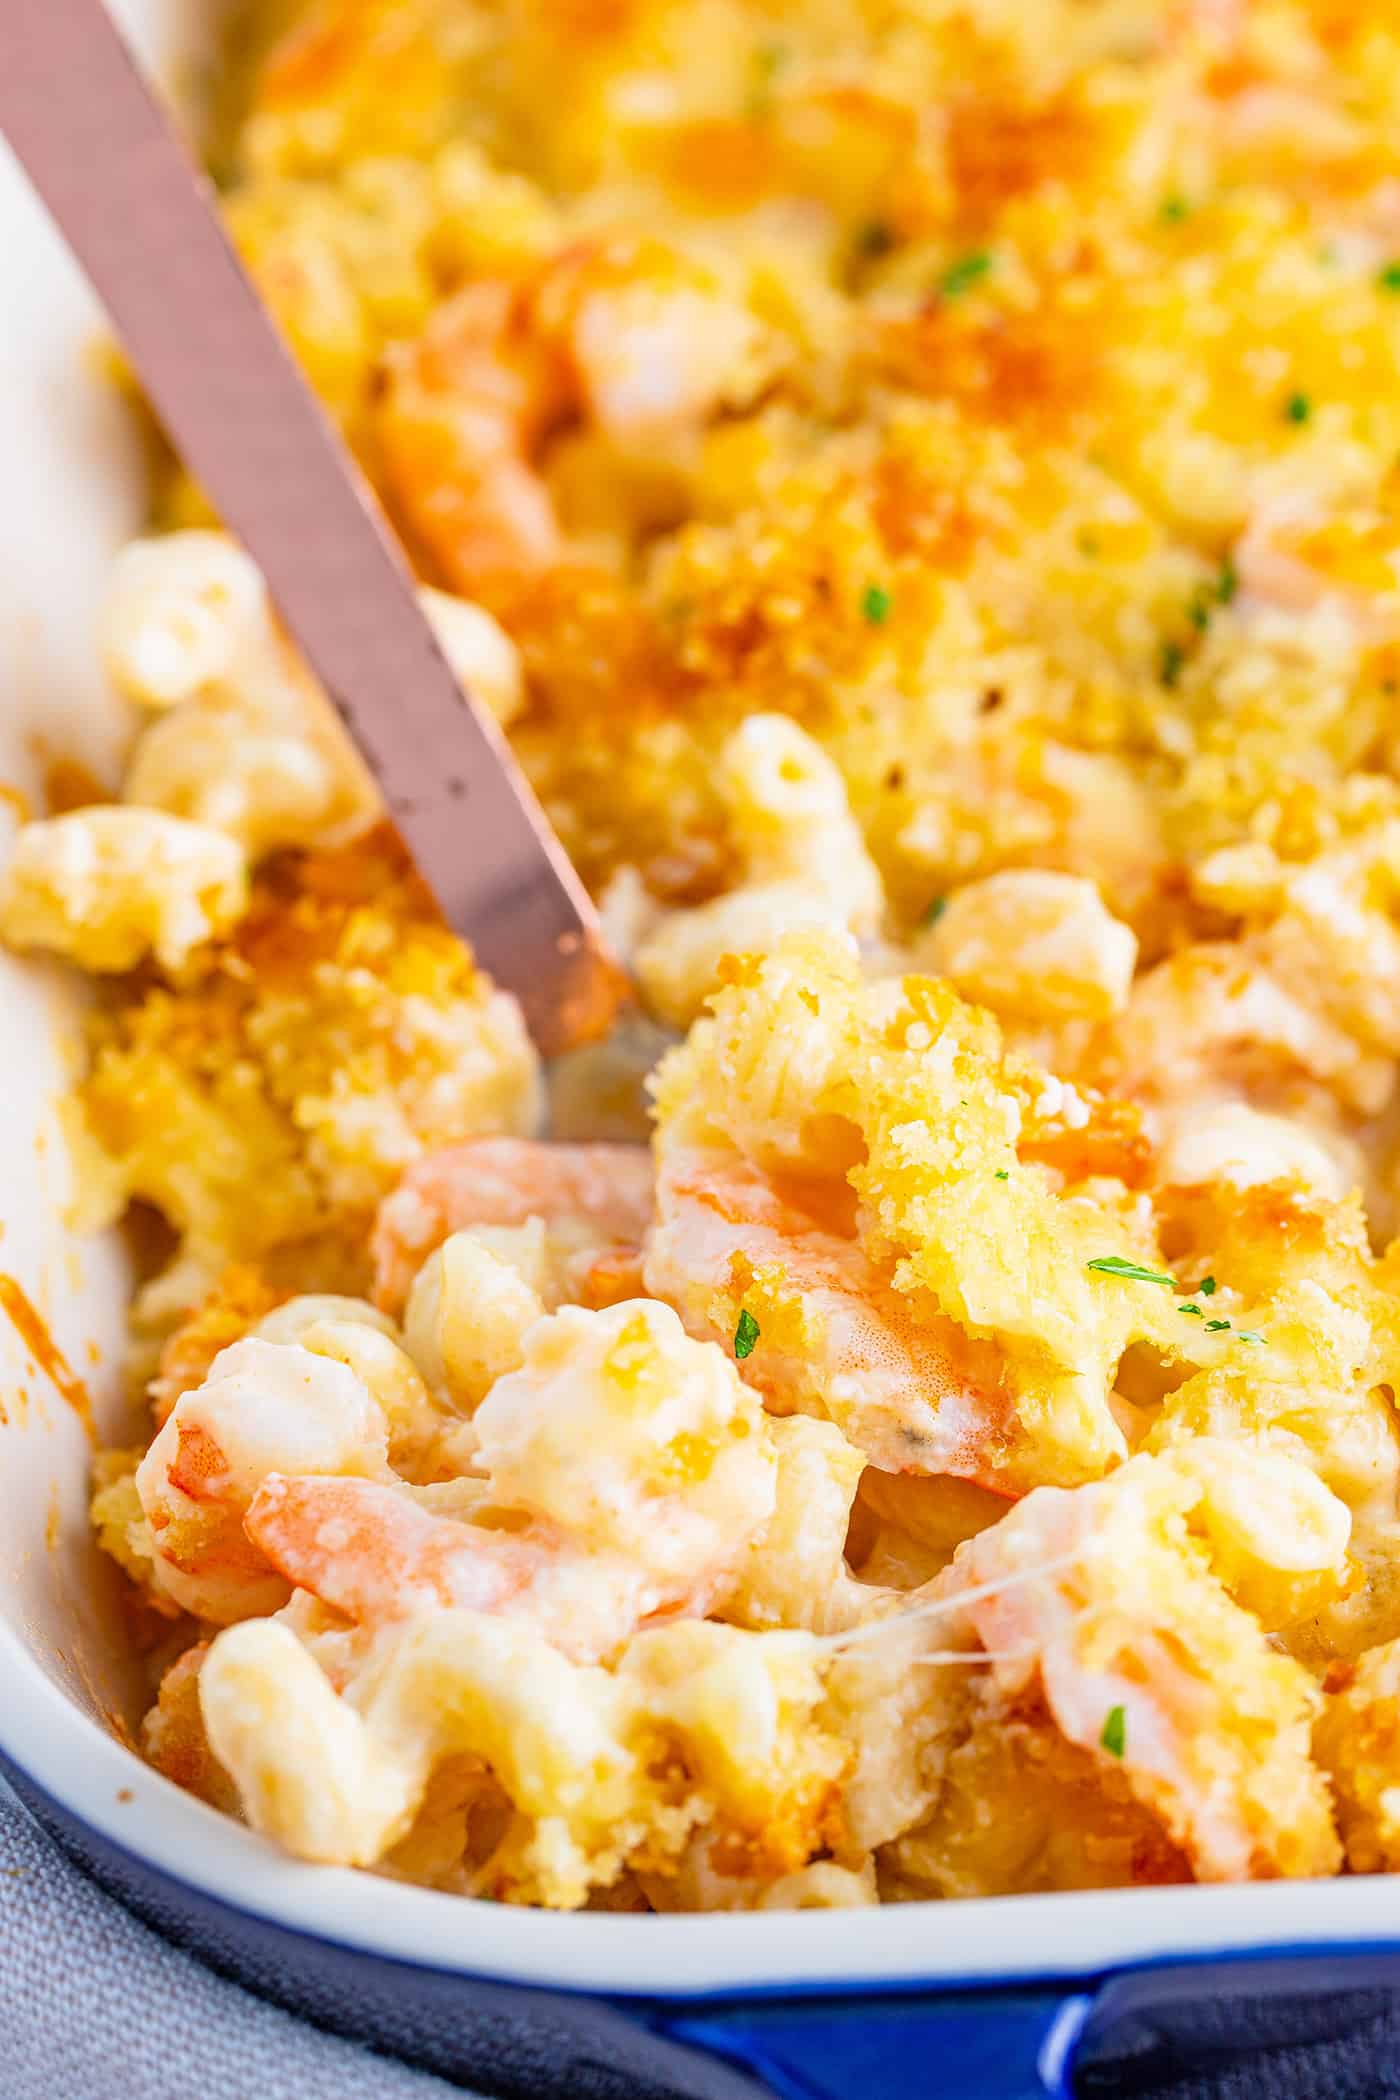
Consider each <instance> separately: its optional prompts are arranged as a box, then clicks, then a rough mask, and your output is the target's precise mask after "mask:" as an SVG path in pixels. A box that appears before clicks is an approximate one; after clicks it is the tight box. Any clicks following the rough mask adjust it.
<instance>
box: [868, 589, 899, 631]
mask: <svg viewBox="0 0 1400 2100" xmlns="http://www.w3.org/2000/svg"><path fill="white" fill-rule="evenodd" d="M893 609H894V599H893V597H892V596H891V594H890V593H889V591H887V590H886V589H885V586H884V585H883V584H882V583H868V584H867V585H866V586H865V591H864V593H863V595H862V597H861V601H860V611H861V618H862V619H863V620H865V621H866V622H868V624H869V625H870V626H871V627H883V626H884V624H885V622H886V620H888V618H889V616H890V614H891V612H892V611H893Z"/></svg>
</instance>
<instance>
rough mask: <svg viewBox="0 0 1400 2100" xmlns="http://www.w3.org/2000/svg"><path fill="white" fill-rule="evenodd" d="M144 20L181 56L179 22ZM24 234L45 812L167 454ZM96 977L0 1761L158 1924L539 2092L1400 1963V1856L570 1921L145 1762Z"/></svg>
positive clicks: (513, 2086) (20, 297)
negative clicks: (151, 477) (166, 1775)
mask: <svg viewBox="0 0 1400 2100" xmlns="http://www.w3.org/2000/svg"><path fill="white" fill-rule="evenodd" d="M131 12H132V15H133V26H134V27H135V28H136V29H137V31H138V32H139V33H140V34H141V36H142V39H143V41H144V42H145V43H146V44H147V46H148V48H151V47H157V46H160V45H161V41H162V31H163V30H164V29H165V28H166V27H168V26H169V25H167V24H165V23H164V22H163V21H162V20H161V11H160V10H159V9H158V8H155V7H150V6H142V7H139V8H137V9H134V10H132V11H131ZM172 12H174V10H172ZM181 12H184V11H183V10H181ZM0 254H3V255H4V257H5V258H6V264H7V268H6V275H5V285H4V291H3V294H0V300H2V301H3V311H4V316H5V325H4V327H3V329H0V447H3V457H4V458H5V459H6V461H7V463H8V464H9V468H10V472H9V474H8V475H7V477H6V482H5V488H4V493H3V497H0V645H2V646H0V666H3V670H0V680H2V681H3V683H0V693H3V708H0V782H3V783H4V784H5V785H6V787H7V788H11V787H12V788H15V789H18V790H20V791H21V792H22V793H27V794H29V795H30V796H31V797H33V798H35V799H36V800H37V798H38V796H39V793H40V790H41V786H42V778H43V774H44V770H45V766H46V764H47V762H48V761H49V760H50V759H51V758H53V757H54V756H58V755H62V756H64V757H67V758H76V759H78V760H79V761H81V762H82V763H83V764H84V765H86V766H88V767H89V768H91V770H92V771H93V772H95V773H96V774H97V775H99V776H101V775H102V774H103V773H104V771H105V770H106V769H107V768H108V766H109V762H110V760H111V758H112V755H113V754H114V752H115V751H116V750H117V749H118V748H119V746H120V743H121V739H122V735H123V721H122V714H121V709H120V708H119V706H118V705H117V703H116V702H115V700H114V699H113V698H112V696H111V695H110V694H109V693H107V692H106V691H105V690H104V689H103V687H102V684H101V682H100V679H99V677H98V673H97V669H96V660H95V654H94V651H93V647H92V626H93V609H94V605H95V602H96V597H97V592H98V589H99V586H100V582H101V578H102V576H103V572H104V568H105V564H106V562H107V559H108V557H109V555H110V553H111V551H112V549H113V548H114V547H115V545H116V544H117V543H118V542H119V541H120V540H121V539H122V538H123V537H124V536H125V535H126V534H128V533H129V532H130V531H131V530H132V529H133V528H134V527H135V525H136V524H137V522H138V520H139V516H140V504H141V482H140V448H139V445H138V443H137V440H136V437H135V434H134V433H133V432H132V431H131V430H130V429H129V428H128V427H127V425H126V424H125V422H124V420H123V416H122V413H121V411H120V408H119V405H118V404H117V402H116V401H115V399H114V398H113V397H112V396H111V394H110V393H109V392H108V391H107V390H106V389H105V388H104V386H103V384H102V382H101V380H100V378H99V377H98V376H97V375H96V373H95V372H94V371H93V370H92V369H91V367H90V361H89V360H88V358H87V356H86V351H87V347H88V345H89V343H90V341H91V339H92V336H93V334H94V332H95V328H96V325H97V318H98V317H97V316H96V314H95V313H94V311H93V309H92V308H91V306H90V304H89V303H88V301H87V299H86V297H85V295H84V293H83V291H82V288H81V286H80V284H79V283H78V281H77V278H76V276H75V274H74V272H73V271H72V269H71V267H70V266H69V265H68V263H67V261H66V258H65V257H64V255H63V252H62V249H61V246H60V244H59V243H58V241H57V239H56V237H55V236H54V235H53V234H52V232H51V230H50V229H49V228H48V226H47V225H46V223H45V221H44V220H43V218H42V215H41V214H40V212H39V211H38V208H37V207H36V206H35V205H34V204H33V202H32V200H31V198H30V197H29V195H28V193H27V191H26V190H25V187H24V185H23V183H22V181H21V179H20V178H19V176H18V175H17V173H16V172H15V171H14V169H13V168H12V167H11V166H10V165H9V164H8V163H7V162H6V163H0ZM75 999H76V995H75V993H74V992H73V990H72V988H71V987H70V986H69V985H68V984H67V983H66V982H61V981H60V980H59V978H58V977H57V976H56V975H53V974H50V973H48V972H47V971H45V970H43V969H40V968H35V967H32V966H24V967H21V966H20V965H18V964H16V963H14V962H12V961H10V960H8V959H4V958H0V1012H3V1017H4V1026H3V1031H0V1055H3V1071H4V1079H5V1089H6V1091H5V1100H6V1107H7V1113H6V1115H5V1116H4V1118H3V1119H0V1175H2V1176H3V1187H4V1191H5V1194H4V1199H3V1203H0V1218H3V1224H4V1236H3V1239H0V1270H3V1271H4V1272H5V1274H6V1276H7V1277H9V1278H10V1279H12V1285H11V1286H10V1287H6V1288H5V1289H3V1290H0V1311H5V1312H8V1314H9V1315H10V1317H7V1318H4V1319H0V1416H3V1419H0V1768H3V1769H4V1770H5V1771H6V1772H7V1773H8V1774H9V1776H10V1777H11V1778H12V1780H13V1782H14V1784H15V1785H16V1786H17V1788H18V1789H19V1791H20V1792H21V1794H22V1796H23V1797H24V1798H25V1799H26V1800H27V1801H28V1802H29V1804H30V1805H31V1807H33V1808H34V1810H35V1811H36V1813H37V1814H39V1815H40V1817H41V1818H42V1819H43V1820H45V1821H46V1822H47V1823H48V1824H49V1825H50V1827H52V1828H53V1829H54V1830H55V1831H56V1832H57V1834H59V1835H60V1837H61V1838H62V1839H63V1841H64V1842H65V1843H67V1844H68V1845H69V1847H70V1848H71V1849H72V1850H74V1851H75V1852H76V1853H77V1854H78V1855H79V1856H80V1857H82V1858H84V1859H85V1860H86V1862H87V1863H88V1864H89V1865H90V1867H91V1868H92V1870H93V1871H94V1872H95V1873H97V1874H98V1875H99V1877H101V1878H102V1879H104V1880H105V1881H106V1882H107V1883H108V1884H109V1885H111V1886H113V1887H114V1888H115V1889H117V1890H118V1892H119V1893H121V1894H122V1895H123V1896H124V1897H125V1898H126V1900H128V1901H130V1902H131V1903H132V1904H133V1905H134V1906H135V1907H137V1908H138V1909H140V1910H142V1911H143V1913H144V1914H146V1915H148V1916H150V1917H152V1918H153V1919H154V1920H155V1921H156V1922H158V1923H160V1924H162V1925H163V1926H164V1927H165V1929H167V1930H169V1931H171V1932H173V1933H175V1934H176V1935H177V1936H179V1937H181V1938H183V1939H186V1940H188V1941H189V1942H190V1943H191V1944H195V1945H198V1946H199V1947H200V1948H201V1949H203V1950H204V1951H206V1952H207V1953H208V1954H209V1955H210V1956H211V1958H212V1959H214V1960H215V1961H216V1962H218V1963H219V1964H220V1965H221V1966H224V1967H226V1968H227V1969H229V1970H230V1971H232V1972H233V1973H235V1974H238V1975H240V1976H242V1977H244V1978H246V1979H247V1980H248V1981H250V1982H251V1983H253V1984H254V1985H256V1986H257V1987H258V1988H261V1989H264V1990H267V1991H269V1992H271V1993H272V1994H273V1995H276V1996H278V1997H279V1998H281V1999H283V2000H284V2001H285V2002H287V2003H289V2004H291V2005H293V2006H296V2007H299V2008H301V2009H303V2010H305V2011H307V2012H309V2013H310V2014H311V2015H312V2016H313V2017H317V2018H320V2019H322V2020H323V2021H325V2022H326V2023H327V2024H330V2025H334V2026H336V2027H337V2028H339V2029H341V2030H344V2031H353V2032H357V2033H362V2034H364V2035H366V2036H367V2037H368V2038H370V2039H372V2040H374V2041H376V2042H378V2043H379V2044H380V2045H381V2046H386V2047H397V2048H401V2049H403V2050H404V2051H405V2052H406V2053H409V2054H411V2055H413V2056H414V2057H415V2058H417V2059H418V2060H421V2061H423V2062H425V2063H427V2064H436V2065H437V2066H438V2067H440V2068H443V2069H445V2070H449V2071H450V2070H452V2069H453V2068H460V2066H461V2065H462V2064H463V2063H469V2064H470V2071H471V2076H472V2077H473V2079H474V2080H475V2081H476V2082H477V2083H487V2084H489V2083H490V2082H491V2080H492V2079H493V2077H494V2080H495V2084H496V2087H497V2089H499V2090H501V2091H505V2092H521V2093H526V2092H531V2091H534V2090H537V2089H538V2088H537V2086H536V2085H534V2084H532V2082H531V2070H530V2066H531V2064H532V2063H533V2064H536V2065H540V2064H543V2063H546V2062H550V2063H553V2064H555V2065H557V2064H558V2063H559V2062H560V2061H561V2060H567V2061H569V2062H570V2063H573V2064H576V2065H577V2066H578V2068H579V2075H580V2078H582V2075H583V2068H584V2067H585V2066H586V2067H587V2072H588V2076H589V2078H590V2079H591V2080H592V2087H591V2089H592V2090H594V2091H596V2092H598V2093H600V2094H603V2093H606V2092H610V2091H615V2092H616V2093H618V2094H619V2095H621V2094H623V2093H624V2092H625V2093H630V2094H635V2093H638V2092H643V2093H644V2092H646V2091H649V2090H650V2091H654V2092H657V2093H661V2092H682V2093H694V2094H696V2095H715V2096H717V2100H718V2096H723V2095H726V2094H728V2095H738V2094H741V2093H745V2092H747V2093H750V2094H751V2093H752V2092H753V2091H754V2090H755V2087H754V2082H753V2081H754V2079H755V2078H757V2079H759V2080H760V2081H761V2083H762V2084H763V2085H766V2086H767V2087H768V2088H770V2089H771V2090H774V2091H777V2092H780V2093H786V2094H791V2095H807V2096H812V2095H818V2096H821V2095H830V2096H835V2095H849V2094H853V2093H855V2092H857V2091H858V2090H866V2091H873V2092H875V2093H878V2094H881V2095H891V2096H897V2095H899V2094H900V2093H902V2092H909V2093H914V2092H919V2091H926V2090H929V2089H931V2088H933V2087H937V2089H940V2090H944V2091H947V2092H950V2093H956V2094H963V2093H967V2094H977V2095H983V2094H985V2095H1007V2096H1015V2095H1020V2096H1025V2095H1030V2094H1035V2093H1041V2092H1049V2093H1068V2092H1069V2091H1071V2090H1072V2079H1073V2073H1074V2063H1075V2060H1076V2058H1077V2057H1080V2056H1081V2055H1082V2054H1083V2052H1084V2051H1085V2050H1086V2049H1088V2048H1089V2047H1091V2046H1092V2045H1093V2044H1094V2042H1095V2039H1096V2038H1098V2039H1101V2038H1102V2037H1103V2036H1104V2035H1105V2034H1106V2033H1107V2032H1108V2031H1109V2030H1110V2029H1111V2028H1112V2027H1114V2026H1115V2025H1116V2024H1117V2023H1120V2022H1122V2021H1125V2020H1135V2021H1137V2022H1139V2023H1140V2024H1141V2023H1147V2024H1148V2025H1149V2026H1150V2022H1151V2020H1152V2017H1153V2013H1154V2008H1160V2007H1161V2006H1163V2005H1165V2004H1167V2003H1169V2002H1171V2001H1173V2000H1175V1999H1189V1998H1190V1997H1191V1996H1193V1995H1195V1994H1198V1993H1199V1992H1201V1991H1202V1990H1204V1989H1207V1988H1224V1987H1226V1986H1227V1985H1228V1984H1229V1983H1230V1981H1231V1977H1230V1974H1229V1968H1230V1966H1232V1965H1233V1964H1234V1963H1236V1962H1241V1961H1246V1962H1249V1963H1251V1964H1256V1965H1257V1964H1260V1963H1261V1962H1263V1961H1264V1960H1265V1959H1266V1958H1267V1966H1266V1967H1258V1968H1256V1970H1255V1972H1254V1973H1253V1976H1252V1980H1251V1989H1252V1990H1253V1991H1255V1992H1256V1993H1258V1994H1260V1995H1262V1996H1264V1997H1266V1998H1268V1997H1273V1998H1276V1999H1277V2000H1279V2001H1280V2002H1282V2001H1283V2000H1284V1999H1286V1998H1289V1997H1291V1996H1292V1995H1293V1994H1295V1993H1296V1992H1298V1991H1300V1990H1312V1991H1314V1992H1316V1993H1318V2002H1319V2003H1321V2002H1322V2001H1323V1998H1324V1996H1325V1994H1326V1993H1329V1992H1335V1991H1337V1990H1340V1989H1344V1988H1349V1987H1356V1988H1362V1987H1366V1986H1370V1985H1372V1984H1374V1983H1375V1982H1377V1981H1379V1980H1385V1979H1389V1980H1391V1981H1395V1982H1400V1928H1397V1926H1396V1924H1395V1919H1394V1903H1393V1892H1392V1891H1391V1890H1390V1888H1389V1885H1388V1883H1387V1882H1386V1881H1385V1880H1382V1879H1376V1880H1351V1881H1340V1882H1327V1883H1319V1884H1302V1883H1289V1884H1283V1885H1255V1886H1248V1887H1239V1888H1228V1889H1204V1888H1170V1889H1158V1890H1135V1891H1116V1892H1110V1893H1105V1894H1084V1895H1063V1896H1040V1897H1022V1898H1003V1899H999V1900H997V1901H995V1902H970V1903H965V1904H960V1905H958V1906H956V1907H955V1908H949V1907H948V1906H946V1905H933V1904H918V1905H909V1906H899V1907H894V1908H890V1909H887V1910H884V1911H880V1912H857V1913H851V1912H840V1911H836V1912H810V1913H799V1914H796V1915H786V1914H767V1913H765V1914H753V1915H741V1916H712V1917H663V1918H638V1917H625V1916H609V1915H588V1916H576V1917H569V1916H556V1915H546V1914H540V1913H534V1912H529V1911H524V1910H517V1909H508V1908H503V1907H498V1906H487V1905H485V1904H481V1903H476V1902H470V1901H466V1900H463V1899H459V1898H453V1897H446V1896H442V1895H437V1894H434V1893H431V1892H427V1891H423V1890H420V1889H415V1888H410V1887H407V1886H402V1885H398V1884H395V1883H392V1882H388V1881H384V1880H380V1879H375V1878H371V1877H370V1876H367V1875H358V1874H353V1873H349V1872H346V1871H343V1870H339V1869H330V1868H313V1867H308V1866H305V1865H302V1864H298V1863H296V1862H293V1861H290V1860H288V1859H285V1858H283V1857H282V1856H281V1855H280V1854H279V1853H276V1852H275V1851H274V1850H273V1848H272V1847H271V1846H269V1845H268V1844H266V1843H265V1842H264V1841H263V1840H261V1839H259V1838H257V1837H255V1836H253V1835H252V1834H251V1833H249V1832H248V1831H245V1830H243V1829H241V1828H240V1827H238V1826H237V1825H235V1824H233V1823H231V1822H229V1821H227V1820H226V1819H223V1818H221V1817H219V1816H217V1815H215V1814H214V1813H213V1812H212V1811H211V1810H209V1809H207V1808H206V1807H204V1806H203V1805H202V1804H201V1803H199V1802H197V1801H195V1800H194V1799H192V1798H190V1797H188V1796H186V1795H184V1794H182V1793H181V1792H179V1791H178V1790H177V1789H175V1788H173V1787H172V1786H171V1785H169V1784H168V1783H167V1782H166V1781H165V1780H163V1779H161V1778H160V1777H158V1776H157V1775H156V1774H155V1773H153V1772H151V1771H149V1770H147V1769H146V1768H145V1767H144V1766H143V1765H141V1764H140V1763H139V1762H138V1761H137V1760H136V1759H135V1758H134V1757H133V1755H132V1754H131V1752H130V1750H129V1749H128V1748H127V1747H125V1743H124V1739H123V1729H124V1727H125V1725H126V1724H128V1723H129V1722H131V1721H132V1720H134V1718H135V1716H136V1713H137V1712H138V1710H139V1705H140V1703H141V1702H140V1700H139V1697H138V1686H137V1684H136V1681H135V1674H134V1672H133V1671H131V1670H129V1669H128V1668H127V1667H126V1666H125V1665H124V1662H123V1652H124V1651H123V1632H122V1625H121V1620H120V1615H119V1610H118V1600H117V1598H116V1596H115V1593H114V1591H113V1588H112V1586H111V1581H110V1579H109V1577H110V1571H105V1570H104V1568H103V1567H102V1566H100V1565H99V1564H98V1556H97V1555H96V1553H95V1552H94V1551H93V1550H92V1549H91V1547H90V1545H89V1543H88V1537H87V1525H86V1515H85V1503H86V1493H85V1475H86V1464H87V1456H88V1450H89V1441H88V1429H87V1424H86V1423H85V1420H84V1418H83V1410H82V1407H81V1405H80V1404H76V1400H77V1396H76V1393H75V1390H74V1387H73V1385H72V1382H71V1380H70V1379H69V1376H68V1373H67V1372H65V1371H64V1370H63V1369H62V1367H61V1366H59V1365H58V1364H57V1363H55V1362H54V1361H53V1360H51V1359H47V1358H46V1355H45V1345H44V1343H43V1341H42V1338H41V1337H40V1335H39V1334H38V1333H37V1332H35V1331H33V1330H31V1329H28V1328H27V1316H26V1314H25V1310H24V1308H25V1305H26V1304H28V1303H32V1304H33V1305H34V1306H35V1307H36V1308H37V1310H38V1312H39V1313H40V1315H41V1316H42V1319H43V1322H44V1323H45V1327H46V1329H47V1330H48V1331H50V1332H51V1333H52V1335H53V1336H54V1339H55V1341H56V1343H57V1345H58V1348H59V1350H60V1351H61V1353H62V1358H63V1360H64V1363H65V1364H66V1365H67V1366H68V1367H70V1368H71V1371H72V1373H74V1374H75V1375H76V1376H77V1377H80V1378H81V1379H82V1380H83V1381H84V1383H85V1385H86V1386H87V1388H88V1389H89V1390H90V1392H91V1396H92V1405H93V1408H94V1411H95V1414H96V1417H97V1421H98V1424H99V1426H100V1428H101V1431H102V1435H103V1439H104V1441H113V1440H118V1439H119V1437H120V1433H121V1429H122V1426H123V1425H122V1421H121V1408H122V1403H121V1399H120V1395H119V1389H118V1387H119V1381H118V1379H117V1376H116V1367H117V1363H118V1357H119V1350H120V1338H121V1331H122V1314H123V1304H124V1298H125V1292H126V1276H125V1272H124V1268H123V1262H122V1256H121V1252H120V1249H119V1248H118V1247H117V1246H116V1245H114V1244H106V1243H100V1242H88V1241H83V1242H75V1241H74V1240H73V1239H72V1238H71V1237H70V1236H69V1235H68V1234H67V1233H66V1231H65V1227H64V1223H63V1217H64V1208H65V1202H66V1197H67V1189H66V1179H65V1165H64V1156H63V1147H62V1142H61V1136H60V1132H59V1130H58V1126H57V1123H56V1119H55V1101H56V1098H57V1096H58V1095H59V1094H60V1093H61V1091H62V1089H63V1087H64V1085H65V1083H66V1079H67V1076H68V1074H69V1072H70V1070H71V1060H72V1055H73V1049H74V1043H75V1040H76V1028H77V1021H78V1013H77V1007H76V1004H75ZM14 1285H17V1286H18V1289H19V1292H21V1293H22V1294H23V1296H22V1297H21V1296H18V1295H17V1294H16V1291H15V1289H14V1288H13V1286H14ZM16 1315H17V1321H18V1323H17V1322H16V1317H15V1316H16ZM55 1374H57V1375H56V1376H55ZM65 1395H66V1396H65ZM1222 1965H1224V1966H1222ZM1319 2016H1320V2015H1319ZM1295 2033H1296V2027H1295ZM474 2036H475V2037H476V2040H475V2041H474V2040H473V2037H474ZM493 2036H494V2037H496V2038H497V2040H496V2042H495V2045H494V2046H495V2054H496V2056H497V2058H498V2063H497V2066H496V2069H495V2070H494V2072H493V2070H492V2068H491V2064H490V2061H489V2057H490V2054H491V2048H490V2044H491V2037H493Z"/></svg>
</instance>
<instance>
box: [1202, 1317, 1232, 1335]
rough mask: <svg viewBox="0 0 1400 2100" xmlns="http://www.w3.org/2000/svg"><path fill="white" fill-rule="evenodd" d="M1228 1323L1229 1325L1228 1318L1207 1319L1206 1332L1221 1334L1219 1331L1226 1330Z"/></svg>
mask: <svg viewBox="0 0 1400 2100" xmlns="http://www.w3.org/2000/svg"><path fill="white" fill-rule="evenodd" d="M1229 1325H1230V1322H1229V1321H1228V1320H1207V1321H1206V1333H1207V1334H1221V1333H1224V1332H1225V1331H1226V1330H1227V1329H1228V1328H1229Z"/></svg>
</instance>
